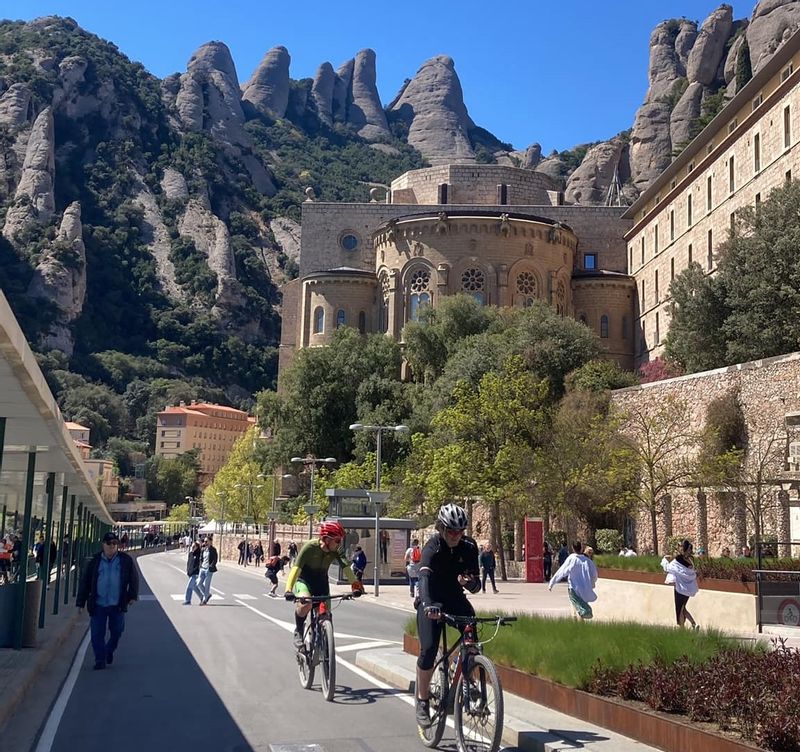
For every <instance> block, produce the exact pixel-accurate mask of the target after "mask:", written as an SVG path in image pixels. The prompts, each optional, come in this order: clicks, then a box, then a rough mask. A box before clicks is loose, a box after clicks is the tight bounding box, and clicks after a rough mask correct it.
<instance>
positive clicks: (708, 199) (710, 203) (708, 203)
mask: <svg viewBox="0 0 800 752" xmlns="http://www.w3.org/2000/svg"><path fill="white" fill-rule="evenodd" d="M713 205H714V195H713V193H712V190H711V175H709V176H708V177H707V178H706V211H707V212H710V211H711V207H712V206H713Z"/></svg>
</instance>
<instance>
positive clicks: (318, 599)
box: [294, 593, 355, 603]
mask: <svg viewBox="0 0 800 752" xmlns="http://www.w3.org/2000/svg"><path fill="white" fill-rule="evenodd" d="M354 597H355V596H354V595H353V594H352V593H342V594H341V595H311V596H309V595H299V596H297V597H295V599H294V601H295V603H325V602H326V601H334V600H339V601H349V600H352V599H353V598H354Z"/></svg>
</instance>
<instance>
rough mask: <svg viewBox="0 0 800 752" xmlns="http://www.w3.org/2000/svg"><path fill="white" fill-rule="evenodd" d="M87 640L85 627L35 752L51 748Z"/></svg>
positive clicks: (84, 652)
mask: <svg viewBox="0 0 800 752" xmlns="http://www.w3.org/2000/svg"><path fill="white" fill-rule="evenodd" d="M89 640H90V633H89V630H88V629H87V630H86V636H85V637H84V638H83V642H81V644H80V646H79V647H78V651H77V652H76V653H75V658H74V659H73V661H72V666H71V667H70V670H69V673H68V674H67V678H66V680H65V681H64V685H63V686H62V687H61V691H60V692H59V693H58V697H57V698H56V701H55V703H54V704H53V709H52V710H51V711H50V715H49V716H48V717H47V723H46V724H45V727H44V729H43V731H42V735H41V736H40V737H39V743H38V744H37V745H36V751H35V752H50V750H51V749H52V748H53V741H54V740H55V738H56V732H57V731H58V726H59V724H60V723H61V718H62V716H63V715H64V710H66V707H67V703H68V702H69V698H70V696H71V695H72V689H73V687H74V686H75V682H76V681H77V680H78V674H79V673H80V670H81V666H82V665H83V659H84V657H85V656H86V651H87V650H88V648H89Z"/></svg>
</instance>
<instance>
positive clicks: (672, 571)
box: [661, 540, 700, 629]
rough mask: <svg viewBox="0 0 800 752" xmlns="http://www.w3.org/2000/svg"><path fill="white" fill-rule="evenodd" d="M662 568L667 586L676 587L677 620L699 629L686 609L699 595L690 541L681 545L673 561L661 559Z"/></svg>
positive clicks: (679, 623) (667, 557) (668, 558)
mask: <svg viewBox="0 0 800 752" xmlns="http://www.w3.org/2000/svg"><path fill="white" fill-rule="evenodd" d="M661 568H662V569H663V570H664V571H665V572H666V573H667V579H666V584H668V585H674V586H675V619H676V620H677V622H678V626H679V627H682V626H683V625H684V624H685V623H686V621H687V620H688V621H689V623H690V624H691V625H692V629H699V628H700V627H699V626H698V625H697V622H696V621H695V620H694V618H693V617H692V615H691V614H690V613H689V611H688V609H687V608H686V604H687V603H688V602H689V598H691V597H692V596H693V595H697V591H698V590H699V588H698V586H697V570H696V569H695V568H694V559H693V548H692V544H691V543H690V542H689V541H688V540H684V541H683V543H681V552H680V553H679V554H678V555H677V556H676V557H675V558H674V559H672V558H671V557H669V556H665V557H664V558H663V559H661Z"/></svg>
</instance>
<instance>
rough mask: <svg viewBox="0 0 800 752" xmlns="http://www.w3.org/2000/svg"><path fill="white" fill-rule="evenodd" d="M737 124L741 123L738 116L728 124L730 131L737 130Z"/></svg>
mask: <svg viewBox="0 0 800 752" xmlns="http://www.w3.org/2000/svg"><path fill="white" fill-rule="evenodd" d="M737 125H739V121H738V120H737V119H736V118H734V119H733V120H731V122H730V123H729V124H728V133H729V134H731V133H733V132H734V131H735V130H736V126H737Z"/></svg>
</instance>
